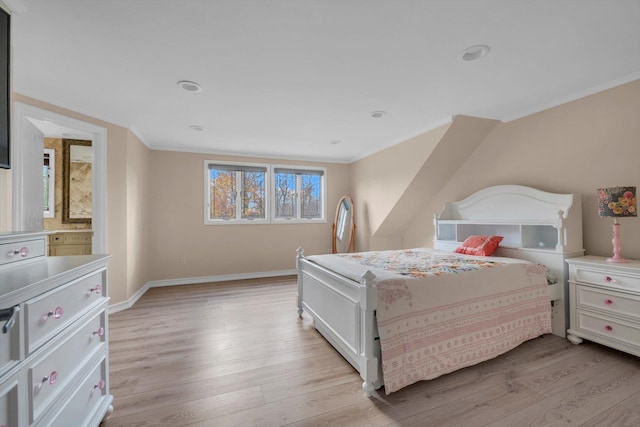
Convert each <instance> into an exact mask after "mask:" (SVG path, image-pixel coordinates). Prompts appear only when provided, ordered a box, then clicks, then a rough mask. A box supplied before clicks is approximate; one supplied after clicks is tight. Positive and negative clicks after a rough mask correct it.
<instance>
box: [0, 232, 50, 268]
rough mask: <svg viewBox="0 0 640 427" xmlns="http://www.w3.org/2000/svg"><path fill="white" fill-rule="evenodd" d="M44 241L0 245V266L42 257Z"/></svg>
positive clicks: (36, 240)
mask: <svg viewBox="0 0 640 427" xmlns="http://www.w3.org/2000/svg"><path fill="white" fill-rule="evenodd" d="M45 246H46V245H45V240H44V238H42V239H35V240H26V241H21V242H15V243H2V244H0V265H4V264H10V263H12V262H16V261H22V260H25V259H31V258H36V257H41V256H44V252H45Z"/></svg>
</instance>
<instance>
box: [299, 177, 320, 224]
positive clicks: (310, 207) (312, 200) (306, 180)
mask: <svg viewBox="0 0 640 427" xmlns="http://www.w3.org/2000/svg"><path fill="white" fill-rule="evenodd" d="M321 179H322V176H321V175H300V204H301V216H302V218H322V200H321V198H320V194H321V191H320V190H321V188H320V187H321Z"/></svg>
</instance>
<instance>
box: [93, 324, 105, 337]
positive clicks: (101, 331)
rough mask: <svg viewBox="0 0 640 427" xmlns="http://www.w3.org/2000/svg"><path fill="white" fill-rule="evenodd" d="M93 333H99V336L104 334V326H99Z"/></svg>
mask: <svg viewBox="0 0 640 427" xmlns="http://www.w3.org/2000/svg"><path fill="white" fill-rule="evenodd" d="M91 335H97V336H99V337H101V336H103V335H104V328H103V327H102V326H100V327H99V328H98V330H96V331H93V333H92V334H91Z"/></svg>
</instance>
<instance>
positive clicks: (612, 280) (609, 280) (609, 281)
mask: <svg viewBox="0 0 640 427" xmlns="http://www.w3.org/2000/svg"><path fill="white" fill-rule="evenodd" d="M604 281H605V282H607V283H611V282H615V280H614V279H613V277H611V276H604Z"/></svg>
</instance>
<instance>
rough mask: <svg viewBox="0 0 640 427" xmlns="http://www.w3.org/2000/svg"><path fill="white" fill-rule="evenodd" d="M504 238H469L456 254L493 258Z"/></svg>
mask: <svg viewBox="0 0 640 427" xmlns="http://www.w3.org/2000/svg"><path fill="white" fill-rule="evenodd" d="M503 238H504V237H502V236H469V237H467V239H466V240H465V241H464V242H462V245H460V246H458V247H457V248H456V250H455V252H457V253H459V254H467V255H480V256H491V254H492V253H494V252H495V251H496V249H497V248H498V245H499V244H500V242H501V241H502V239H503Z"/></svg>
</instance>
